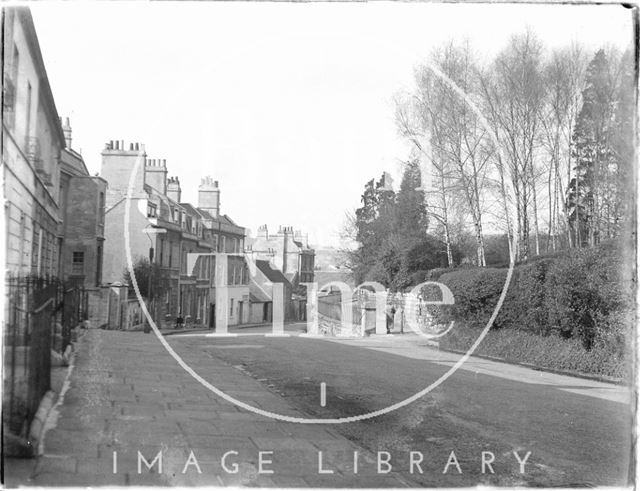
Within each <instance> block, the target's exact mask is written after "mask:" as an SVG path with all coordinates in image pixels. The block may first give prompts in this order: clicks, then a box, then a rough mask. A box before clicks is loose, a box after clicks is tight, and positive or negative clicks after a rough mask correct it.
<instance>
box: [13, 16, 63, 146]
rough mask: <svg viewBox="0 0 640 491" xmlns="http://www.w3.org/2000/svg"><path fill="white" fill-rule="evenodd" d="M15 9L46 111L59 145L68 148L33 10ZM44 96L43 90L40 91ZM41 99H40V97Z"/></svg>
mask: <svg viewBox="0 0 640 491" xmlns="http://www.w3.org/2000/svg"><path fill="white" fill-rule="evenodd" d="M11 8H13V9H15V13H16V15H17V16H18V17H19V18H20V20H21V22H22V24H23V26H24V28H25V31H26V33H27V36H26V38H27V44H28V46H29V51H31V56H32V57H33V59H34V61H35V64H36V71H37V73H38V77H39V79H40V89H43V90H44V96H45V97H44V98H45V99H46V101H45V102H46V104H45V106H46V109H47V110H48V111H49V113H50V114H49V115H50V116H51V117H52V118H53V120H54V126H55V130H54V131H55V132H56V134H57V135H56V136H57V137H58V140H59V143H61V147H62V148H66V141H65V138H64V132H63V131H62V124H61V123H60V116H59V115H58V110H57V109H56V102H55V99H54V98H53V93H52V92H51V85H50V84H49V77H48V76H47V70H46V68H45V65H44V60H43V59H42V52H41V51H40V41H39V40H38V34H37V33H36V27H35V25H34V23H33V17H32V16H31V9H30V8H29V7H11ZM39 93H40V94H42V90H40V91H39ZM39 99H40V97H39Z"/></svg>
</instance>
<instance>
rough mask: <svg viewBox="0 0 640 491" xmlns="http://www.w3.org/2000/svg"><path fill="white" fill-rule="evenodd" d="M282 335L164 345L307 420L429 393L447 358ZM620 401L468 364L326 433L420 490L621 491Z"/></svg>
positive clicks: (411, 345) (625, 458)
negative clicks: (265, 391) (271, 396)
mask: <svg viewBox="0 0 640 491" xmlns="http://www.w3.org/2000/svg"><path fill="white" fill-rule="evenodd" d="M287 329H288V331H289V332H291V333H292V336H291V337H285V338H273V337H271V338H269V337H264V336H261V335H259V334H260V332H261V331H262V332H264V331H265V329H264V328H250V329H239V330H237V331H235V332H237V333H240V335H239V336H238V337H232V338H219V337H217V338H216V337H207V336H206V334H202V333H198V334H193V335H185V336H170V337H167V339H168V340H169V341H170V343H171V345H172V347H174V349H175V350H176V351H177V352H178V353H179V354H180V355H181V356H183V357H184V359H185V360H186V361H187V362H190V361H191V362H193V363H197V365H198V366H192V368H194V369H195V370H196V371H197V372H198V373H199V374H200V375H202V376H203V377H204V378H205V379H207V380H208V381H209V382H211V383H212V384H214V385H215V373H211V371H208V367H207V363H206V362H203V359H204V360H206V357H204V358H203V356H202V353H203V352H206V354H207V356H208V357H211V358H215V359H216V360H223V361H224V362H226V363H228V364H229V365H230V366H233V367H236V368H237V369H238V370H240V371H242V372H243V373H245V374H247V376H251V377H253V378H254V379H256V380H258V381H259V382H260V383H262V384H263V385H264V386H265V387H267V388H269V389H270V390H271V391H273V392H274V393H276V394H279V395H280V396H282V397H284V398H285V399H286V401H287V402H288V403H289V404H290V405H292V406H293V407H295V408H296V409H298V410H300V411H302V412H303V413H304V414H306V415H308V416H309V417H310V418H342V417H346V416H354V415H360V414H365V413H368V412H371V411H376V410H379V409H382V408H385V407H387V406H389V405H391V404H395V403H397V402H399V401H402V400H404V399H406V398H408V397H410V396H412V395H413V394H415V393H416V392H418V391H420V390H422V389H424V388H425V387H427V386H428V385H430V384H431V383H432V382H434V381H435V380H437V379H438V378H439V377H440V376H442V375H443V374H444V373H445V372H446V371H447V370H448V369H449V368H450V367H451V365H452V364H453V363H455V361H456V360H457V359H458V355H451V354H443V353H440V352H438V351H437V350H435V349H432V348H429V347H426V346H420V342H419V341H420V340H419V339H418V338H417V336H413V337H412V336H411V335H409V336H407V335H405V336H392V337H388V338H386V337H384V336H383V337H377V338H366V339H362V340H355V341H339V342H336V341H330V340H325V339H310V338H303V337H298V336H296V334H298V333H299V331H301V330H302V329H303V328H301V327H300V326H295V325H294V326H289V327H288V328H287ZM422 344H424V343H422ZM321 384H325V387H326V392H325V395H324V398H325V405H324V406H322V405H321V402H322V401H321ZM628 400H629V392H628V390H627V389H626V388H624V387H619V386H613V385H609V384H602V383H599V382H592V381H588V380H584V379H578V378H573V377H566V376H561V375H553V374H548V373H545V372H536V371H533V370H528V369H525V368H522V367H512V366H509V365H506V364H501V363H495V362H492V361H487V360H481V359H472V360H470V361H468V362H467V363H466V364H465V365H464V366H463V369H460V370H458V371H457V372H455V373H454V374H453V375H452V376H451V377H449V378H448V379H447V380H445V381H444V382H443V383H442V384H441V385H440V386H439V387H437V388H436V389H434V390H433V391H431V392H430V393H428V394H427V395H425V396H423V397H422V398H420V399H419V400H418V401H416V402H413V403H411V404H409V405H408V406H406V407H403V408H401V409H398V410H395V411H392V412H390V413H388V414H385V415H383V416H378V417H374V418H371V419H367V420H363V421H358V422H354V423H347V424H340V425H331V428H332V430H333V431H336V432H339V433H341V434H342V435H344V436H346V437H347V438H348V439H349V440H351V441H352V442H354V443H356V444H358V445H359V446H361V447H363V448H366V449H368V450H370V451H372V452H374V453H377V452H382V453H381V454H380V455H381V457H380V458H381V459H382V460H385V461H386V460H388V461H389V464H390V465H391V466H392V468H393V470H394V471H397V472H399V473H402V474H403V476H406V477H407V478H408V479H410V480H411V481H412V482H415V483H417V484H419V485H423V486H452V487H453V486H471V485H476V484H487V485H509V486H515V485H538V486H570V487H578V486H596V485H624V484H626V483H628V480H629V475H630V472H631V471H630V470H629V462H630V455H631V453H630V452H631V450H630V449H631V434H632V426H631V425H632V423H631V405H630V404H629V402H628ZM247 402H249V401H247ZM263 409H265V410H271V409H270V408H268V407H264V408H263ZM385 452H386V453H385ZM452 452H453V453H454V455H452ZM483 452H484V454H483ZM528 452H531V453H530V454H529V457H528V458H527V460H526V462H525V463H524V464H523V465H521V464H520V463H519V460H520V461H523V460H524V459H525V456H526V455H527V454H528ZM387 453H388V454H387ZM483 460H484V461H485V465H484V466H483ZM418 461H419V463H418V464H417V462H418ZM412 462H413V464H412ZM447 463H449V465H447ZM489 464H491V465H489ZM483 467H484V469H483ZM386 468H387V467H386V464H382V469H383V470H384V469H386ZM445 470H446V472H444V471H445ZM483 470H484V472H483ZM492 471H493V472H492ZM522 471H524V472H522Z"/></svg>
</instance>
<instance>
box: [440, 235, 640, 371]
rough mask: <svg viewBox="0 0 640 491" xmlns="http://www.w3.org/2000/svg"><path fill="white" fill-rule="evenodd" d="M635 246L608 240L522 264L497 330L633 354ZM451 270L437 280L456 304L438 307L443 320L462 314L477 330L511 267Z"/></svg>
mask: <svg viewBox="0 0 640 491" xmlns="http://www.w3.org/2000/svg"><path fill="white" fill-rule="evenodd" d="M628 252H629V251H628V249H627V250H625V249H623V248H622V247H621V246H620V245H619V244H617V243H613V242H608V243H603V244H601V245H600V246H598V247H595V248H590V249H578V250H570V251H566V252H565V253H562V254H558V253H555V254H554V255H553V256H548V257H544V256H543V257H538V258H536V259H535V260H532V261H529V262H527V263H524V264H521V265H518V266H516V267H515V269H514V272H513V276H512V279H511V283H510V285H509V289H508V290H507V295H506V297H505V301H504V303H503V305H502V308H501V309H500V311H499V313H498V315H497V317H496V319H495V322H494V324H493V326H492V328H493V329H494V330H496V329H508V330H518V331H524V332H527V333H530V334H533V335H539V336H550V335H552V336H553V338H554V339H572V340H574V341H577V342H579V343H580V344H581V345H582V348H583V349H584V350H586V351H591V350H593V349H596V348H597V350H598V353H608V355H607V356H609V357H610V358H612V359H622V357H624V356H625V353H626V354H627V355H628V348H627V345H628V344H629V339H630V338H629V334H630V332H631V326H633V325H635V323H634V321H635V318H634V310H633V309H634V291H635V284H634V283H633V281H632V275H631V268H629V267H628V266H627V261H628V258H629V254H628ZM448 271H449V272H445V273H442V274H438V275H437V278H436V279H432V281H435V280H437V281H440V282H441V283H443V284H445V285H447V286H448V287H449V288H450V289H451V291H452V293H453V295H454V298H455V305H453V306H452V307H444V308H437V309H436V308H434V309H432V311H433V312H432V313H433V315H435V316H436V318H437V320H438V321H440V322H443V323H447V322H449V321H450V320H456V321H457V322H462V323H464V325H465V326H467V327H469V328H474V327H482V326H484V325H486V323H487V321H488V320H489V318H490V316H491V314H492V313H493V310H494V309H495V307H496V305H497V302H498V298H499V297H500V294H501V292H502V289H503V286H504V283H505V280H506V277H507V271H508V270H507V269H506V268H466V269H458V270H454V271H451V270H448ZM437 273H440V272H439V271H438V272H437ZM435 276H436V275H434V277H435ZM429 279H431V278H429ZM603 356H604V355H603Z"/></svg>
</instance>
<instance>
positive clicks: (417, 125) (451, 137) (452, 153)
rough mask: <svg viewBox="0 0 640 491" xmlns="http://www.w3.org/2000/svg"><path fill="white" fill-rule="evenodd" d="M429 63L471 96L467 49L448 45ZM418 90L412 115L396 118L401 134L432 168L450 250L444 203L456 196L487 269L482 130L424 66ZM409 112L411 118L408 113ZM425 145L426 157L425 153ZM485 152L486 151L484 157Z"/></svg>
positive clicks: (460, 100)
mask: <svg viewBox="0 0 640 491" xmlns="http://www.w3.org/2000/svg"><path fill="white" fill-rule="evenodd" d="M432 62H433V63H434V64H435V65H436V66H437V68H438V69H439V70H440V71H441V72H442V73H444V75H445V76H446V77H447V78H448V79H449V80H451V81H453V83H454V84H455V85H456V86H457V87H458V88H460V89H461V90H462V91H463V92H464V93H465V94H467V95H472V94H474V92H476V90H477V88H476V83H475V74H476V69H475V66H474V63H473V59H472V54H471V49H470V47H469V44H468V43H465V44H463V45H462V46H454V45H453V44H450V45H448V46H446V47H445V48H444V49H442V50H440V51H435V52H434V53H433V55H432ZM416 79H417V85H418V89H417V92H416V94H415V95H414V96H413V97H412V98H411V99H410V100H409V106H410V107H411V110H407V109H404V110H400V111H399V112H398V118H397V119H398V122H399V128H400V131H401V133H402V134H404V135H405V136H407V137H408V138H409V140H410V141H412V142H413V144H414V145H415V146H416V148H418V149H419V150H420V151H421V152H422V153H423V154H425V156H426V157H427V158H428V159H429V161H430V162H431V166H432V169H433V177H434V187H435V193H436V194H437V196H438V197H439V200H438V201H439V207H438V208H437V209H438V210H439V211H440V212H441V213H440V214H439V218H440V221H441V223H442V224H443V228H444V231H445V241H446V242H447V243H448V249H450V244H451V237H450V231H449V223H448V209H449V208H450V204H449V203H448V202H447V200H449V199H451V198H450V197H451V196H453V195H457V196H459V197H460V198H461V199H462V201H463V202H464V203H465V206H466V209H467V212H468V213H469V215H470V216H471V221H472V224H473V229H474V232H475V238H476V245H477V254H476V261H477V264H478V265H480V266H485V265H486V259H485V252H484V238H483V230H482V215H483V193H484V191H485V184H486V165H487V162H488V160H489V157H490V155H491V153H492V152H491V147H490V146H487V145H486V144H484V143H485V141H486V138H487V135H486V130H485V129H484V128H483V127H482V125H481V124H480V123H479V121H478V117H477V116H476V114H475V113H474V112H473V111H472V109H471V108H470V107H469V104H468V103H467V101H466V100H464V99H463V98H462V97H461V96H460V94H458V93H457V92H456V90H454V88H453V87H452V86H451V85H450V84H449V83H448V82H447V81H445V80H443V79H442V78H440V77H439V76H437V75H435V74H434V72H433V70H431V69H430V68H429V66H422V67H419V68H418V70H417V73H416ZM411 111H412V112H411ZM425 141H428V149H429V150H428V151H426V150H425V149H426V148H427V146H426V145H425ZM488 149H489V151H487V150H488Z"/></svg>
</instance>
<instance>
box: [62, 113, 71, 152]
mask: <svg viewBox="0 0 640 491" xmlns="http://www.w3.org/2000/svg"><path fill="white" fill-rule="evenodd" d="M62 132H63V133H64V145H65V147H67V148H68V149H71V124H70V123H69V118H65V122H64V125H63V126H62Z"/></svg>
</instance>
